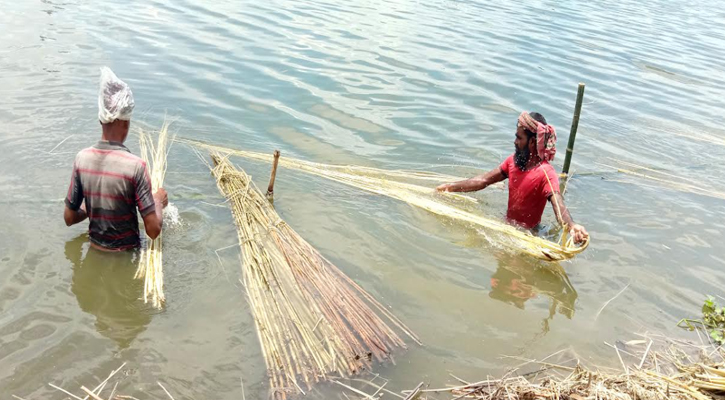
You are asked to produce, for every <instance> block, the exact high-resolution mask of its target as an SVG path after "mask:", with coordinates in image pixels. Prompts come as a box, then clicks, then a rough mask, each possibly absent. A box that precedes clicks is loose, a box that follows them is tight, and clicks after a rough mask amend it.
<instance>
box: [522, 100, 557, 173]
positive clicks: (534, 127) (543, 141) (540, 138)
mask: <svg viewBox="0 0 725 400" xmlns="http://www.w3.org/2000/svg"><path fill="white" fill-rule="evenodd" d="M519 125H520V126H523V127H524V128H525V129H527V130H529V131H531V132H534V133H536V152H537V153H538V155H539V157H540V158H541V159H542V160H545V161H552V160H553V159H554V156H555V155H556V129H554V127H553V126H551V125H545V124H542V123H541V122H539V121H537V120H535V119H534V118H532V117H531V115H530V114H529V113H527V112H526V111H524V112H522V113H521V115H519Z"/></svg>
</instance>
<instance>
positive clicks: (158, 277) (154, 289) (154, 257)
mask: <svg viewBox="0 0 725 400" xmlns="http://www.w3.org/2000/svg"><path fill="white" fill-rule="evenodd" d="M168 129H169V124H168V123H166V122H164V125H163V126H162V127H161V130H160V131H159V133H158V140H157V142H156V144H155V145H154V142H153V140H152V138H151V135H150V134H149V133H148V132H146V131H144V130H140V131H139V143H140V148H141V158H142V159H143V160H144V161H145V162H146V165H147V167H148V168H149V175H150V178H151V187H152V191H153V192H154V193H155V192H156V190H158V189H159V188H160V187H163V184H164V176H165V175H166V156H167V154H168V153H167V152H168V150H167V136H168ZM162 235H163V233H159V236H158V237H157V238H156V239H154V240H151V239H150V238H149V237H146V240H145V242H146V248H145V249H143V250H142V251H141V256H140V257H139V263H138V269H137V270H136V275H135V278H136V279H143V280H144V285H143V300H144V303H148V302H151V304H152V305H153V306H154V307H156V308H159V309H160V308H161V307H162V305H163V304H164V302H165V301H166V297H165V296H164V270H163V264H162V258H163V257H162V238H161V237H162Z"/></svg>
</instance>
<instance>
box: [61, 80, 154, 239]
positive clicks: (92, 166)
mask: <svg viewBox="0 0 725 400" xmlns="http://www.w3.org/2000/svg"><path fill="white" fill-rule="evenodd" d="M98 107H99V112H98V118H99V120H100V122H101V127H102V129H103V135H102V136H101V141H99V142H98V143H97V144H96V145H95V146H92V147H89V148H86V149H83V150H81V151H80V152H79V153H78V155H77V156H76V158H75V162H74V164H73V174H72V176H71V182H70V187H69V188H68V195H67V197H66V199H65V205H66V207H65V211H64V214H63V217H64V219H65V223H66V225H68V226H71V225H74V224H77V223H79V222H82V221H84V220H85V219H86V218H88V219H89V220H90V224H89V237H90V241H91V245H92V246H93V247H94V248H97V249H99V250H106V251H121V250H126V249H132V248H136V247H138V246H139V245H140V238H139V229H138V216H137V212H136V209H137V208H138V212H140V213H141V217H142V218H143V221H144V228H145V230H146V234H147V235H148V236H149V237H150V238H151V239H155V238H156V237H157V236H158V235H159V234H160V233H161V225H162V224H161V221H162V211H163V208H164V207H166V205H167V204H168V196H167V194H166V191H165V190H164V189H163V188H159V189H158V190H157V191H156V193H153V194H152V193H151V190H152V189H151V180H150V179H149V173H148V168H147V165H146V163H145V162H144V161H143V160H141V158H139V157H137V156H135V155H133V154H131V152H130V151H129V150H128V148H126V146H124V145H123V142H124V141H125V140H126V137H127V136H128V129H129V126H130V123H131V113H132V112H133V107H134V101H133V93H132V92H131V89H130V88H129V87H128V85H126V83H124V82H123V81H121V80H120V79H118V78H117V77H116V75H114V74H113V72H112V71H111V70H110V69H108V68H105V67H104V68H103V69H101V90H100V93H99V98H98Z"/></svg>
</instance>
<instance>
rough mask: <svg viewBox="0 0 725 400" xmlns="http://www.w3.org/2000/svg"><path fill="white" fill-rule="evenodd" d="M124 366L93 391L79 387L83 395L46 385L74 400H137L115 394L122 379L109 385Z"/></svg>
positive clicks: (124, 364)
mask: <svg viewBox="0 0 725 400" xmlns="http://www.w3.org/2000/svg"><path fill="white" fill-rule="evenodd" d="M125 366H126V363H123V364H121V366H120V367H118V368H116V369H114V370H113V371H111V373H110V374H109V375H108V378H106V379H104V380H103V381H102V382H101V383H99V384H98V385H97V386H96V387H95V388H94V389H93V390H91V389H88V388H87V387H86V386H84V385H81V386H80V388H79V389H78V390H80V391H82V392H83V394H80V395H75V394H73V393H72V392H70V391H69V390H66V389H64V388H62V387H60V386H58V385H55V384H52V383H48V386H50V387H52V388H53V389H55V390H57V391H59V392H61V393H63V394H65V395H66V396H70V398H72V399H75V400H89V399H93V400H139V399H137V398H135V397H133V396H127V395H122V394H119V393H116V390H117V389H118V384H119V382H120V379H122V378H120V379H117V380H116V382H115V383H114V384H113V386H111V385H110V382H111V380H112V378H113V377H114V376H115V375H116V374H118V373H119V372H121V371H122V370H123V367H125ZM122 375H123V374H122ZM156 384H157V385H159V387H160V388H161V389H162V390H163V391H164V393H165V394H166V395H167V396H168V398H169V399H170V400H174V397H173V396H172V395H171V393H170V392H169V391H168V390H167V389H166V387H164V385H162V384H161V382H159V381H157V382H156ZM106 388H109V390H108V397H106V395H105V394H104V390H105V389H106ZM12 397H13V398H15V399H18V400H25V399H23V398H22V397H20V396H17V395H12Z"/></svg>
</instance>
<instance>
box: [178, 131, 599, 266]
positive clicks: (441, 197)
mask: <svg viewBox="0 0 725 400" xmlns="http://www.w3.org/2000/svg"><path fill="white" fill-rule="evenodd" d="M177 140H178V141H181V142H183V143H187V144H191V145H194V146H197V147H200V148H204V149H208V150H212V151H217V152H220V153H224V154H230V155H236V156H240V157H244V158H248V159H252V160H258V161H266V162H271V161H272V155H270V154H263V153H256V152H251V151H242V150H236V149H231V148H225V147H220V146H215V145H210V144H205V143H202V142H198V141H192V140H187V139H177ZM279 165H280V166H281V167H284V168H290V169H295V170H298V171H302V172H306V173H308V174H312V175H316V176H320V177H323V178H326V179H330V180H332V181H335V182H339V183H343V184H345V185H348V186H352V187H355V188H358V189H362V190H365V191H368V192H372V193H377V194H380V195H383V196H387V197H390V198H394V199H397V200H400V201H403V202H406V203H408V204H410V205H413V206H415V207H419V208H422V209H424V210H426V211H429V212H432V213H434V214H437V215H441V216H444V217H448V218H451V219H454V220H457V221H461V222H465V223H467V224H469V225H471V226H473V227H480V228H483V230H484V233H485V237H486V239H487V240H489V242H491V243H492V244H494V245H497V246H501V247H503V248H506V249H508V250H511V251H515V252H523V253H526V254H529V255H531V256H533V257H536V258H539V259H542V260H547V261H561V260H568V259H571V258H573V257H574V256H576V255H577V254H579V253H581V252H582V251H584V250H585V249H586V248H587V246H588V245H589V240H588V239H587V240H586V241H585V242H584V243H583V244H582V245H580V246H577V245H575V244H574V243H573V241H572V240H571V238H568V239H567V237H566V234H564V235H562V237H561V240H560V242H559V243H557V242H553V241H550V240H546V239H544V238H540V237H537V236H534V235H532V234H531V233H529V232H526V231H522V230H520V229H517V228H516V227H513V226H511V225H509V224H507V223H506V222H504V221H500V220H496V219H492V218H489V217H486V216H484V215H481V214H479V213H476V212H474V211H473V210H470V207H463V206H464V205H466V204H465V203H473V202H475V201H476V200H475V199H474V198H472V197H468V196H465V195H460V194H449V193H436V192H435V190H434V189H432V188H429V187H425V186H420V185H417V184H411V183H406V182H401V180H403V179H408V180H422V181H434V182H446V181H451V180H456V179H459V178H455V177H451V176H447V175H442V174H436V173H432V172H421V171H387V170H382V169H375V168H368V167H359V166H341V165H327V164H320V163H313V162H309V161H303V160H298V159H293V158H289V157H281V158H280V160H279ZM467 208H469V209H467Z"/></svg>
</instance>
